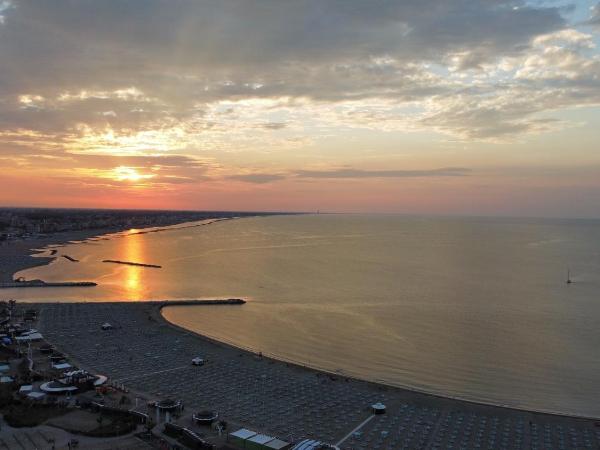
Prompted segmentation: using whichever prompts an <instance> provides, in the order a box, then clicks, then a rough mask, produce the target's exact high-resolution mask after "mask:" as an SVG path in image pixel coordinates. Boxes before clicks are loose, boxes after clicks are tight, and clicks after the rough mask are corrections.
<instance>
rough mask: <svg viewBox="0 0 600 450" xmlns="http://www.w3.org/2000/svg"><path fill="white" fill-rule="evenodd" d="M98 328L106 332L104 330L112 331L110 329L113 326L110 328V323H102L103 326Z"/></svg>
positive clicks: (111, 327)
mask: <svg viewBox="0 0 600 450" xmlns="http://www.w3.org/2000/svg"><path fill="white" fill-rule="evenodd" d="M100 328H102V329H103V330H104V331H106V330H112V329H113V326H112V325H111V324H110V323H108V322H104V323H103V324H102V325H101V326H100Z"/></svg>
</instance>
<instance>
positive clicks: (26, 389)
mask: <svg viewBox="0 0 600 450" xmlns="http://www.w3.org/2000/svg"><path fill="white" fill-rule="evenodd" d="M32 391H33V385H31V384H24V385H23V386H21V387H20V388H19V395H28V394H29V393H30V392H32Z"/></svg>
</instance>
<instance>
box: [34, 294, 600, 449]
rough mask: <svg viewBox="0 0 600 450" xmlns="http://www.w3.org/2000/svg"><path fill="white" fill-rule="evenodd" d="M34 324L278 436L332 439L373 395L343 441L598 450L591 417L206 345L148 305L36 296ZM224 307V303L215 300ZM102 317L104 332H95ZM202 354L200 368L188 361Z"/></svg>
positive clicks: (134, 376)
mask: <svg viewBox="0 0 600 450" xmlns="http://www.w3.org/2000/svg"><path fill="white" fill-rule="evenodd" d="M36 307H37V308H39V309H40V310H41V316H40V323H39V324H38V328H39V329H40V330H41V331H42V332H43V333H44V336H45V337H46V338H47V339H48V340H49V341H50V342H51V343H53V344H55V345H57V346H58V347H59V348H60V349H61V350H63V351H64V352H66V353H67V354H68V355H70V356H72V357H73V358H74V359H75V362H77V363H79V364H81V365H83V366H84V367H86V368H90V369H94V370H95V371H97V372H98V373H102V374H104V375H107V376H109V377H110V378H111V380H112V381H116V380H121V381H122V382H123V384H125V386H126V387H129V388H131V389H134V390H139V391H143V392H146V393H148V394H150V395H151V396H155V397H156V399H163V398H167V397H170V398H175V399H182V400H183V401H184V402H185V406H186V411H192V410H196V409H206V408H211V409H216V410H217V411H219V413H220V414H221V417H223V418H224V419H225V420H230V421H235V422H239V423H242V424H245V425H246V426H248V427H250V428H253V429H256V430H260V431H263V432H267V433H270V434H272V435H275V436H278V437H280V438H282V439H288V440H289V439H295V440H297V439H299V438H302V437H311V438H318V439H321V440H323V441H327V442H332V443H335V442H337V441H338V440H340V439H342V438H343V437H344V436H346V435H347V434H348V433H349V432H350V431H351V430H353V429H354V428H355V427H357V426H358V425H359V424H360V423H361V422H363V421H364V420H365V419H366V418H368V417H369V416H370V413H371V412H370V408H369V406H370V405H371V404H373V403H375V402H378V401H381V402H382V403H385V404H386V405H387V407H388V413H387V414H385V415H382V416H376V417H375V418H373V420H371V421H369V422H368V423H367V424H366V425H365V426H364V427H363V428H362V429H361V430H360V432H359V433H360V434H359V435H353V436H351V437H350V438H349V439H347V440H346V441H345V442H344V444H343V448H347V449H365V450H366V449H375V450H378V449H420V448H421V449H442V448H444V449H446V448H452V449H494V450H497V449H520V448H522V449H525V448H527V449H540V450H541V449H550V448H555V449H575V448H577V449H597V448H599V446H600V428H598V427H595V426H594V423H593V422H592V421H586V420H577V419H570V418H560V417H555V416H548V415H543V414H533V413H527V412H519V411H514V410H508V409H503V408H496V407H488V406H481V405H472V404H468V403H465V402H460V401H454V400H448V399H440V398H436V397H432V396H427V395H422V394H417V393H413V392H409V391H404V390H399V389H392V388H385V387H382V386H377V385H373V384H368V383H363V382H358V381H352V380H346V379H345V378H343V377H330V376H328V375H325V374H317V373H315V372H314V371H310V370H305V369H300V368H297V367H292V366H288V365H286V364H284V363H278V362H273V361H270V360H267V359H261V358H257V357H255V356H252V355H250V354H248V353H245V352H242V351H239V350H236V349H231V348H229V347H224V346H221V345H217V344H213V343H211V342H209V341H207V340H204V339H202V338H199V337H197V336H195V335H192V334H190V333H187V332H184V331H181V330H179V329H176V328H174V327H171V326H169V325H168V324H167V323H166V322H164V321H163V320H162V319H161V318H157V315H156V312H155V310H156V308H157V306H156V305H152V304H149V303H78V304H74V303H62V304H39V305H36ZM223 307H227V306H223ZM105 322H109V323H111V324H112V325H113V326H114V329H112V330H106V331H103V330H102V329H101V328H100V326H101V324H103V323H105ZM199 355H200V356H202V357H204V358H205V359H206V360H207V363H206V364H205V365H203V366H192V365H191V359H192V358H194V357H196V356H199Z"/></svg>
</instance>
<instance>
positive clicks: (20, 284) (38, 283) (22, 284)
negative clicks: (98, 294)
mask: <svg viewBox="0 0 600 450" xmlns="http://www.w3.org/2000/svg"><path fill="white" fill-rule="evenodd" d="M97 285H98V284H97V283H94V282H93V281H58V282H46V281H42V280H31V281H25V280H21V281H19V280H16V281H9V282H5V283H0V289H11V288H29V287H90V286H97Z"/></svg>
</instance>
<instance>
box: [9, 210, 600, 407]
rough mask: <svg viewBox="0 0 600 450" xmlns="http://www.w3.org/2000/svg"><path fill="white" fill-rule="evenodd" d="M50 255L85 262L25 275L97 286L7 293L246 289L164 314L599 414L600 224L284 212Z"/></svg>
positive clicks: (111, 294) (384, 375)
mask: <svg viewBox="0 0 600 450" xmlns="http://www.w3.org/2000/svg"><path fill="white" fill-rule="evenodd" d="M57 250H58V254H59V255H61V254H68V255H70V256H71V257H74V258H76V259H79V260H80V262H79V263H73V262H70V261H68V260H66V259H64V258H59V259H58V260H56V262H54V263H52V264H50V265H49V266H46V267H40V268H36V269H31V270H27V271H24V272H22V273H20V274H19V275H22V276H25V277H27V278H42V279H44V280H47V281H58V280H65V279H69V280H95V281H97V282H98V283H99V286H98V287H96V288H86V289H24V290H20V291H19V290H13V291H12V292H10V293H9V292H3V294H4V295H7V294H8V295H9V296H13V297H15V298H20V299H29V300H57V299H60V300H65V301H68V300H82V299H83V300H89V301H95V300H142V299H184V298H215V297H244V298H247V299H249V300H250V301H249V303H247V304H246V305H244V306H239V307H218V306H217V307H193V308H187V307H186V308H181V307H170V308H167V309H165V310H164V315H165V316H166V318H167V319H168V320H170V321H172V322H174V323H177V324H179V325H182V326H184V327H186V328H189V329H192V330H194V331H197V332H200V333H203V334H206V335H209V336H212V337H215V338H217V339H220V340H223V341H227V342H229V343H232V344H235V345H238V346H241V347H245V348H250V349H253V350H255V351H262V352H263V353H264V354H270V355H274V356H278V357H280V358H283V359H286V360H290V361H295V362H301V363H305V364H309V365H311V366H315V367H319V368H324V369H327V370H330V371H338V372H340V373H343V374H348V375H353V376H358V377H361V378H365V379H369V380H377V381H382V382H385V383H388V384H393V385H399V386H406V387H412V388H416V389H420V390H424V391H428V392H433V393H439V394H443V395H449V396H456V397H461V398H465V399H471V400H478V401H484V402H492V403H499V404H506V405H511V406H517V407H525V408H533V409H539V410H546V411H556V412H563V413H571V414H581V415H586V416H596V417H600V389H599V386H598V379H599V376H600V350H599V345H600V326H599V323H600V295H599V293H600V222H598V221H550V220H516V219H515V220H511V219H493V220H492V219H449V218H448V219H439V218H436V219H433V218H431V219H430V218H406V217H397V216H375V217H374V216H353V215H348V216H346V215H340V216H335V215H333V216H329V215H319V216H281V217H266V218H249V219H241V220H233V221H225V222H219V223H214V224H211V225H208V226H203V227H198V228H187V229H181V230H173V231H165V232H161V233H153V234H143V235H135V234H131V235H128V234H123V235H120V237H115V238H113V239H110V240H98V241H94V242H90V243H85V244H73V245H68V246H66V247H63V248H58V249H57ZM103 259H120V260H129V261H138V262H146V263H154V264H162V265H163V268H162V269H149V268H140V267H131V266H119V265H112V264H106V263H102V262H101V260H103ZM567 267H570V269H571V274H572V278H573V281H574V283H573V284H571V285H567V284H566V283H565V279H566V272H567Z"/></svg>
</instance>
